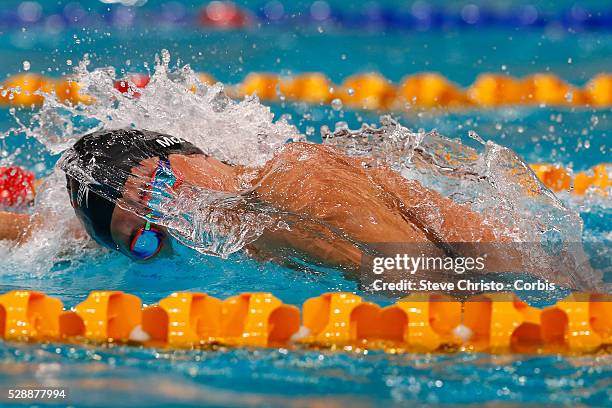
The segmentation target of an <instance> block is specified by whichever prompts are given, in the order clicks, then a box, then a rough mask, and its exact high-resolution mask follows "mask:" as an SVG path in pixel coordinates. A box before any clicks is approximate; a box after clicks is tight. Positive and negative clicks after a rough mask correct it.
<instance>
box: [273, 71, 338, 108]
mask: <svg viewBox="0 0 612 408" xmlns="http://www.w3.org/2000/svg"><path fill="white" fill-rule="evenodd" d="M331 88H332V84H331V82H330V81H329V79H328V78H327V77H326V76H325V75H323V74H321V73H318V72H311V73H305V74H301V75H298V76H295V77H291V78H283V79H281V81H280V91H281V93H282V94H283V95H284V96H286V97H287V98H289V99H291V100H296V101H300V102H305V103H315V104H316V103H326V102H329V101H330V99H331V96H332V94H331V91H330V89H331Z"/></svg>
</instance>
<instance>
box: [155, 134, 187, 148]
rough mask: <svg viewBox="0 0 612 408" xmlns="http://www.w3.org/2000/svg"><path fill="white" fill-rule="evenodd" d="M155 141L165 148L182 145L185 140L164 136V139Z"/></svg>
mask: <svg viewBox="0 0 612 408" xmlns="http://www.w3.org/2000/svg"><path fill="white" fill-rule="evenodd" d="M155 141H156V142H157V143H158V144H160V145H161V146H163V147H170V146H173V145H175V144H181V143H183V142H184V140H183V139H181V138H178V137H176V136H164V137H160V138H158V139H155Z"/></svg>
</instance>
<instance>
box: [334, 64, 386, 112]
mask: <svg viewBox="0 0 612 408" xmlns="http://www.w3.org/2000/svg"><path fill="white" fill-rule="evenodd" d="M395 95H396V90H395V87H394V86H393V84H392V83H391V82H390V81H389V80H387V79H386V78H385V77H383V76H382V75H380V74H377V73H366V74H357V75H353V76H350V77H348V78H347V79H346V80H345V81H344V82H343V83H342V85H341V86H340V88H339V89H338V90H337V92H336V93H335V94H334V96H337V97H339V98H340V99H341V100H342V102H343V103H344V104H345V105H346V106H348V107H351V108H357V109H370V110H378V109H389V108H390V107H391V106H392V105H393V102H394V101H395Z"/></svg>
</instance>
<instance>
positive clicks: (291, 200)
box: [0, 130, 504, 265]
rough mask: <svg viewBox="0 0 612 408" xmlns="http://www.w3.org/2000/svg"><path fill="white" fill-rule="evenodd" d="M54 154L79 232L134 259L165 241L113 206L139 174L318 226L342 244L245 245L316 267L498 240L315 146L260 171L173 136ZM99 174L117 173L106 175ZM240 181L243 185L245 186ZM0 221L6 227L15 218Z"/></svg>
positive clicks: (145, 222)
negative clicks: (376, 246)
mask: <svg viewBox="0 0 612 408" xmlns="http://www.w3.org/2000/svg"><path fill="white" fill-rule="evenodd" d="M64 157H68V159H64V160H63V162H62V164H61V165H62V167H63V168H64V169H67V170H68V173H69V174H68V175H67V187H68V192H69V195H70V199H71V203H72V205H73V207H74V209H75V213H76V215H77V217H78V218H79V219H80V220H81V222H82V223H83V225H84V227H85V229H86V230H87V232H88V233H89V235H90V236H91V237H92V238H93V239H94V240H95V241H96V242H98V243H99V244H101V245H103V246H105V247H107V248H110V249H113V250H118V251H120V252H122V253H124V254H125V255H127V256H129V257H131V258H133V259H137V260H143V259H150V258H153V257H154V256H156V255H159V254H163V253H165V251H164V250H165V249H169V248H168V247H169V246H168V245H167V244H166V243H167V238H168V234H167V232H166V231H165V229H164V227H162V226H160V225H156V224H155V220H154V219H147V217H145V218H142V217H139V216H136V215H134V213H133V212H131V211H128V210H125V209H124V208H122V207H121V206H118V205H116V202H114V201H117V200H121V199H126V198H127V197H130V198H132V199H136V200H138V199H139V198H138V197H137V196H138V194H141V193H142V191H144V190H146V186H143V185H141V184H142V180H143V178H145V179H146V177H147V176H148V175H151V183H152V185H153V186H155V185H156V184H158V185H164V186H165V187H170V188H171V189H177V188H180V184H182V183H185V184H190V185H193V186H198V187H201V188H205V189H209V190H211V191H216V192H226V193H232V194H246V193H247V191H248V194H249V195H252V196H255V197H256V198H257V199H258V200H259V201H260V202H263V203H266V204H268V205H270V206H271V207H273V208H275V209H278V210H280V211H285V212H291V213H293V214H297V215H299V216H302V217H303V218H304V219H308V220H311V222H313V223H315V224H316V223H318V222H322V223H323V224H325V225H328V226H330V227H332V228H333V229H335V230H337V231H338V232H339V236H340V237H342V239H334V241H335V244H334V245H332V246H331V247H327V245H326V247H324V248H321V247H319V246H318V244H320V243H321V242H319V241H317V240H315V241H308V240H304V238H305V237H304V235H303V234H304V233H305V232H304V231H300V229H299V228H298V229H297V230H293V229H292V230H291V231H287V230H283V231H269V232H267V233H264V234H263V235H262V236H261V237H260V238H259V239H258V240H257V241H255V242H254V243H253V245H251V247H250V249H251V250H252V251H257V252H261V251H263V252H279V251H280V252H282V251H283V250H285V249H291V250H294V251H297V252H300V253H303V254H306V255H308V256H309V257H310V258H313V259H315V260H317V261H321V262H323V263H325V264H331V265H343V264H346V263H348V264H354V263H358V262H359V259H360V256H361V252H360V251H359V249H358V246H356V245H355V244H354V243H356V242H361V243H369V242H415V243H418V242H433V243H435V244H436V245H439V246H441V247H443V248H444V247H445V243H448V242H495V241H498V240H500V239H502V240H503V239H504V238H503V237H500V236H498V235H496V231H495V229H494V227H493V225H494V224H493V223H491V222H490V221H488V220H485V219H484V217H483V216H481V215H479V214H477V213H475V212H472V211H471V210H470V209H469V208H467V207H466V206H462V205H459V204H456V203H454V202H453V201H452V200H450V199H448V198H445V197H443V196H442V195H440V194H439V193H437V192H434V191H432V190H429V189H427V188H425V187H423V186H422V185H421V184H420V183H418V182H417V181H412V180H406V179H404V178H403V177H401V176H400V175H399V174H397V173H396V172H394V171H392V170H390V169H388V168H385V167H372V166H370V165H369V163H365V162H364V161H363V159H356V158H351V157H348V156H346V155H344V154H342V153H341V152H340V151H338V150H337V149H335V148H333V147H329V146H324V145H318V144H311V143H292V144H288V145H285V146H284V147H283V148H282V149H280V151H279V152H278V153H277V154H276V155H275V156H274V157H273V158H272V159H271V160H269V161H268V162H267V163H266V164H265V165H264V166H262V167H260V168H249V167H244V166H238V165H234V166H233V165H230V164H227V163H224V162H222V161H220V160H217V159H215V158H214V157H211V156H208V155H205V154H204V153H203V152H202V151H201V150H200V149H199V148H197V147H196V146H194V145H192V144H191V143H189V142H186V141H184V140H181V139H179V138H176V137H173V136H169V135H163V134H160V133H156V132H151V131H146V130H113V131H99V132H95V133H92V134H89V135H86V136H84V137H83V138H82V139H81V140H79V141H78V142H77V143H76V144H75V145H74V146H73V148H72V149H70V150H69V151H68V152H67V154H66V155H65V156H64ZM88 163H96V164H97V166H96V169H97V170H92V172H91V174H90V176H91V179H90V180H88V181H84V180H78V178H79V177H78V175H75V174H70V172H71V171H72V170H71V169H75V168H79V166H82V167H81V168H86V167H87V164H88ZM109 168H113V169H116V170H117V171H113V172H108V169H109ZM105 170H106V171H107V173H105ZM246 179H250V181H249V182H248V183H246V184H248V185H245V182H244V180H246ZM111 185H112V186H111ZM84 192H87V194H86V196H83V194H85V193H84ZM0 216H1V217H2V219H4V220H7V221H8V220H9V217H14V216H15V215H14V214H10V213H2V214H0ZM434 217H435V219H434ZM439 217H441V218H439ZM26 223H27V222H25V221H24V219H23V218H22V217H18V218H17V219H15V222H8V223H6V222H3V223H2V224H3V225H5V229H6V231H5V232H4V235H3V236H2V237H3V238H5V239H9V238H13V239H14V238H15V236H16V235H17V234H16V232H18V231H19V230H22V231H23V230H27V228H24V226H25V224H26ZM434 224H436V225H435V226H434ZM145 242H146V243H145Z"/></svg>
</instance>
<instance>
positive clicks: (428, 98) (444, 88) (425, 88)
mask: <svg viewBox="0 0 612 408" xmlns="http://www.w3.org/2000/svg"><path fill="white" fill-rule="evenodd" d="M399 94H400V96H401V97H402V99H403V100H404V102H405V103H408V104H411V105H416V106H420V107H425V108H434V107H443V106H457V105H467V104H469V100H468V99H467V96H466V95H465V93H464V92H463V91H462V90H461V89H459V87H458V86H456V85H455V84H453V83H451V82H450V81H449V80H448V79H446V78H445V77H443V76H442V75H440V74H434V73H425V74H418V75H413V76H410V77H408V78H405V79H404V80H403V81H402V83H401V85H400V86H399Z"/></svg>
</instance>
